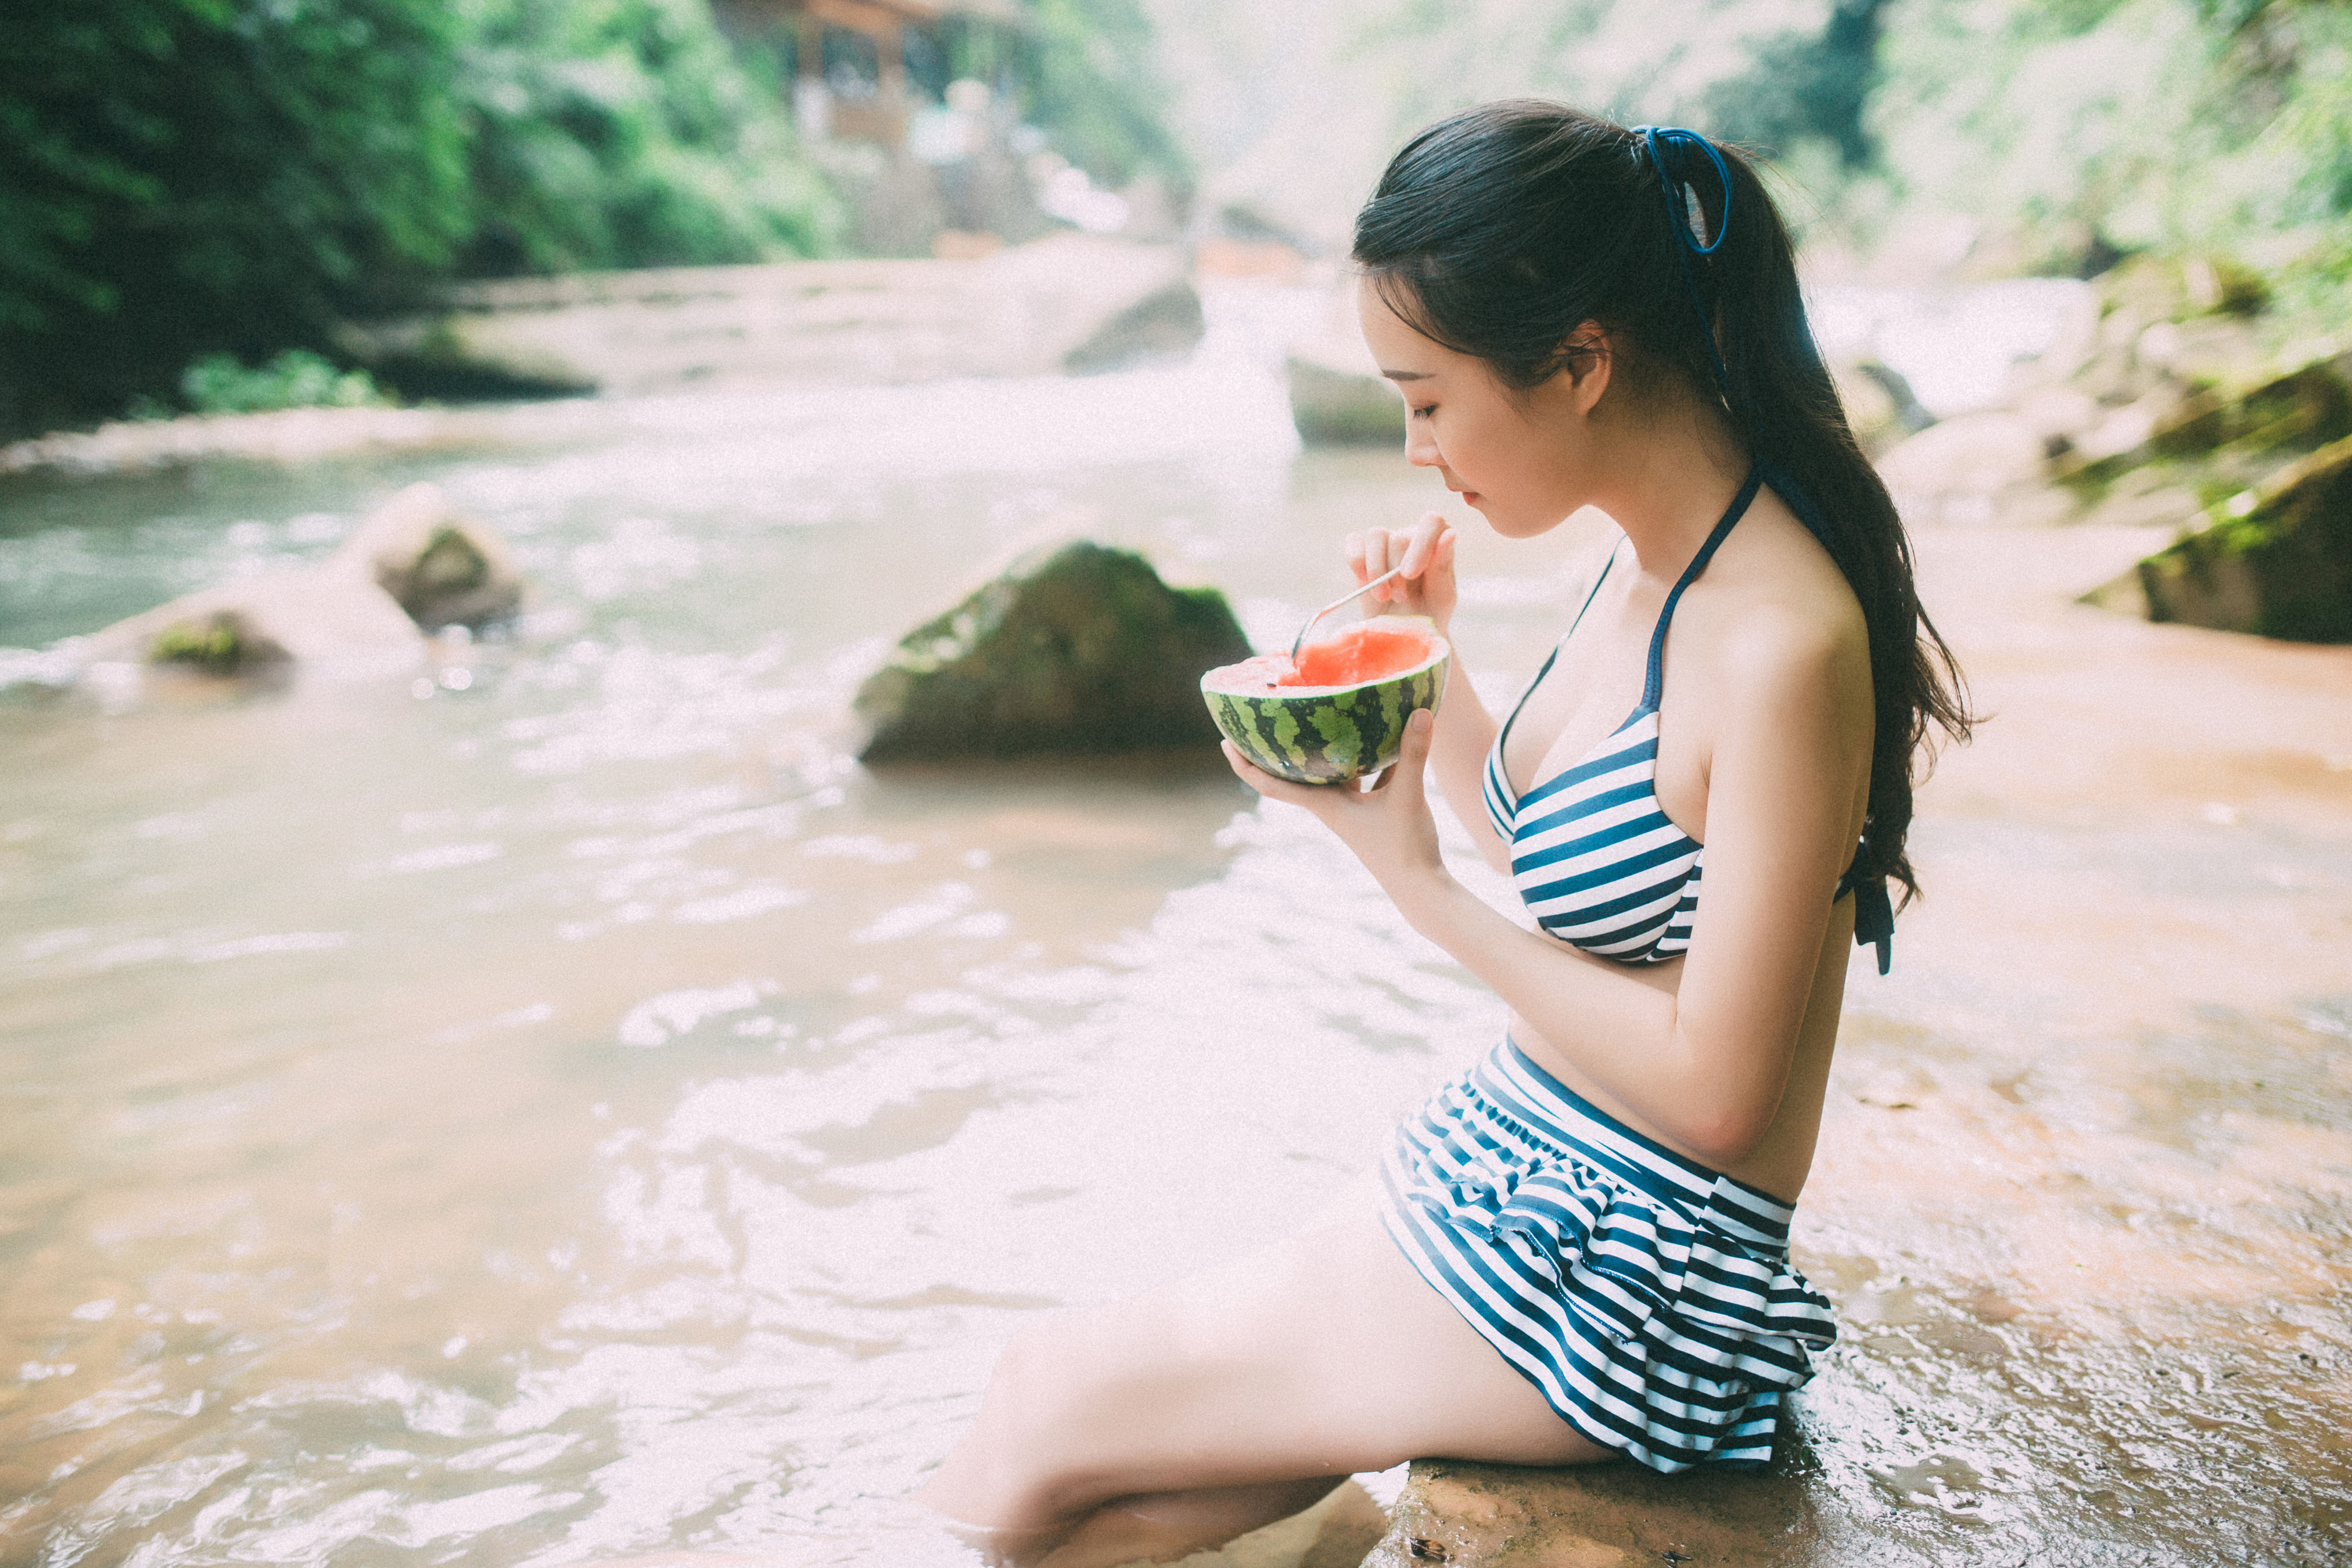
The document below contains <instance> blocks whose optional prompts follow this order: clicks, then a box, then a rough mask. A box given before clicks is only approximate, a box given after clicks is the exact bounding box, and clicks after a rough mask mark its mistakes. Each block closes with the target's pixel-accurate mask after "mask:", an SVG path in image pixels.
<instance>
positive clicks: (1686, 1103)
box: [1240, 617, 1871, 1166]
mask: <svg viewBox="0 0 2352 1568" xmlns="http://www.w3.org/2000/svg"><path fill="white" fill-rule="evenodd" d="M1727 653H1728V655H1729V656H1727V658H1726V659H1725V661H1724V664H1725V680H1726V688H1725V699H1726V703H1725V706H1724V708H1723V712H1724V715H1725V718H1724V721H1723V724H1722V726H1721V728H1720V730H1719V732H1718V734H1717V738H1716V744H1715V747H1714V754H1713V765H1712V768H1711V769H1710V777H1709V783H1708V792H1707V816H1706V845H1707V849H1706V882H1705V893H1704V894H1703V895H1702V898H1701V913H1700V918H1699V921H1698V923H1697V925H1696V929H1695V931H1694V933H1693V936H1692V941H1691V948H1690V953H1689V956H1688V957H1687V958H1685V960H1684V967H1683V974H1682V978H1681V984H1680V986H1679V987H1678V988H1675V990H1673V991H1668V990H1665V989H1661V988H1658V987H1655V986H1654V985H1652V984H1650V983H1648V982H1646V981H1644V980H1643V979H1642V978H1640V977H1637V976H1636V975H1635V974H1634V973H1633V972H1631V971H1629V970H1628V969H1627V968H1626V967H1623V966H1621V965H1618V964H1614V963H1612V962H1611V961H1609V960H1607V959H1604V958H1598V957H1594V956H1591V955H1589V954H1585V953H1580V952H1578V951H1576V950H1575V949H1573V948H1570V947H1567V946H1563V945H1561V944H1559V943H1557V942H1554V941H1552V940H1550V939H1549V938H1547V937H1543V936H1537V935H1535V934H1533V933H1530V932H1528V931H1523V930H1521V929H1520V928H1519V927H1518V926H1517V925H1513V924H1512V923H1511V922H1510V921H1509V920H1508V919H1507V918H1505V917H1504V916H1503V915H1498V914H1496V912H1495V911H1493V910H1491V909H1489V908H1487V907H1486V905H1485V904H1482V903H1481V902H1480V901H1479V900H1478V899H1477V898H1476V897H1475V895H1473V894H1471V893H1470V892H1469V891H1468V890H1467V889H1465V888H1464V887H1463V886H1462V885H1461V883H1458V882H1456V881H1454V878H1453V877H1452V875H1451V874H1449V873H1447V872H1446V870H1445V868H1444V862H1442V861H1441V860H1440V859H1439V857H1438V854H1437V841H1436V832H1435V829H1434V826H1433V823H1431V821H1430V819H1429V812H1428V807H1427V803H1426V800H1425V799H1424V798H1423V794H1422V789H1423V768H1424V766H1425V764H1426V761H1427V759H1428V757H1429V753H1430V726H1429V721H1427V720H1419V719H1417V720H1416V721H1415V723H1414V724H1413V725H1412V727H1410V728H1409V729H1408V730H1407V734H1406V742H1405V750H1404V753H1403V755H1402V756H1401V757H1400V758H1398V763H1397V766H1396V768H1394V769H1393V770H1392V772H1391V777H1390V778H1389V779H1385V780H1383V787H1382V788H1381V789H1377V790H1375V791H1373V792H1372V793H1370V794H1366V795H1355V796H1352V797H1350V796H1349V795H1348V794H1347V793H1346V792H1344V791H1334V790H1315V789H1306V788H1302V787H1297V786H1291V785H1286V784H1284V783H1282V782H1281V781H1280V780H1277V779H1272V778H1270V777H1269V776H1267V775H1265V774H1263V773H1258V772H1256V770H1255V769H1254V768H1247V765H1246V764H1242V765H1240V766H1241V768H1247V770H1246V771H1244V773H1243V777H1244V779H1248V780H1249V782H1251V783H1252V784H1253V785H1255V786H1256V787H1257V788H1258V789H1260V790H1261V791H1262V792H1263V793H1265V794H1267V795H1269V796H1271V797H1273V798H1275V799H1278V800H1289V801H1292V802H1294V803H1296V804H1298V805H1302V806H1305V807H1307V809H1308V810H1313V811H1314V812H1315V813H1316V815H1317V816H1318V817H1320V818H1322V819H1323V821H1325V822H1326V823H1327V824H1328V825H1329V826H1330V827H1331V828H1332V829H1333V831H1336V832H1338V833H1339V836H1340V837H1341V838H1342V839H1343V840H1344V841H1347V843H1348V845H1349V848H1350V849H1352V850H1354V851H1355V852H1356V853H1357V855H1358V857H1359V858H1360V859H1361V860H1362V861H1363V862H1364V864H1365V865H1366V867H1367V868H1369V869H1370V871H1371V873H1372V874H1373V875H1374V876H1375V877H1377V878H1379V880H1380V882H1381V886H1382V887H1383V888H1384V889H1386V890H1387V892H1388V894H1389V895H1390V897H1391V898H1392V899H1393V900H1394V901H1395V903H1396V905H1397V907H1398V909H1399V910H1400V911H1401V912H1402V914H1403V915H1404V916H1405V918H1406V919H1407V920H1408V921H1410V922H1411V923H1412V925H1413V927H1414V929H1416V930H1418V931H1419V932H1421V933H1422V934H1423V936H1427V937H1428V938H1430V940H1432V941H1433V942H1435V943H1436V944H1437V945H1438V946H1441V947H1443V948H1444V949H1445V950H1446V951H1447V952H1448V953H1450V954H1452V955H1453V956H1454V957H1455V958H1456V959H1458V960H1459V961H1460V962H1461V963H1462V964H1463V966H1464V967H1466V968H1468V969H1469V970H1470V971H1471V972H1472V973H1474V974H1475V975H1477V976H1478V977H1479V978H1481V979H1482V980H1485V981H1486V983H1487V984H1488V985H1489V986H1491V987H1493V988H1494V989H1495V991H1496V994H1497V995H1499V996H1500V997H1501V998H1503V999H1504V1000H1505V1001H1506V1002H1507V1003H1508V1004H1509V1005H1510V1006H1511V1008H1512V1009H1513V1010H1515V1011H1517V1013H1519V1014H1520V1015H1521V1016H1522V1017H1524V1018H1525V1019H1527V1020H1528V1022H1529V1023H1530V1024H1532V1025H1533V1026H1534V1027H1535V1029H1536V1030H1538V1032H1540V1033H1541V1034H1542V1035H1543V1037H1544V1038H1545V1040H1549V1042H1550V1043H1551V1044H1552V1045H1553V1046H1555V1047H1556V1048H1557V1049H1559V1051H1562V1052H1563V1053H1565V1054H1566V1055H1567V1056H1569V1057H1570V1059H1571V1060H1572V1061H1575V1062H1576V1063H1577V1065H1578V1066H1579V1067H1580V1068H1581V1069H1582V1070H1583V1071H1585V1072H1586V1073H1587V1074H1588V1075H1589V1076H1590V1077H1591V1079H1592V1080H1593V1081H1594V1082H1596V1083H1598V1084H1600V1085H1601V1087H1602V1088H1603V1089H1605V1090H1606V1091H1608V1092H1609V1093H1611V1094H1612V1095H1613V1096H1615V1097H1616V1098H1617V1099H1618V1101H1619V1102H1620V1103H1622V1104H1624V1105H1626V1106H1627V1107H1629V1108H1631V1109H1632V1110H1633V1111H1634V1112H1636V1113H1638V1114H1640V1115H1641V1116H1642V1117H1643V1119H1644V1120H1646V1121H1647V1122H1649V1124H1651V1125H1652V1126H1654V1127H1656V1128H1657V1129H1658V1130H1659V1131H1661V1132H1663V1133H1664V1134H1666V1135H1667V1136H1668V1137H1669V1138H1670V1139H1672V1140H1673V1141H1674V1142H1675V1143H1676V1144H1678V1145H1681V1146H1683V1147H1684V1148H1685V1149H1688V1150H1689V1151H1690V1152H1691V1153H1693V1154H1695V1155H1698V1156H1699V1157H1700V1158H1702V1159H1704V1160H1706V1161H1707V1162H1708V1163H1709V1164H1712V1165H1717V1166H1729V1165H1734V1164H1737V1163H1738V1160H1739V1159H1740V1158H1741V1157H1742V1156H1744V1155H1746V1154H1747V1153H1748V1151H1749V1150H1750V1149H1751V1148H1753V1147H1754V1146H1755V1145H1756V1143H1757V1141H1758V1140H1759V1138H1761V1137H1762V1136H1763V1134H1765V1133H1766V1132H1767V1131H1768V1130H1769V1128H1770V1126H1771V1124H1772V1121H1773V1118H1774V1116H1775V1114H1776V1113H1778V1111H1779V1109H1780V1096H1781V1093H1782V1092H1783V1090H1784V1088H1785V1087H1786V1084H1787V1082H1788V1075H1789V1070H1790V1063H1791V1061H1793V1059H1794V1055H1795V1051H1796V1044H1797V1034H1798V1030H1799V1027H1800V1026H1801V1023H1802V1022H1803V1019H1804V1013H1805V1008H1806V1005H1807V1002H1808V1000H1809V998H1810V995H1811V981H1812V977H1813V975H1814V973H1815V970H1816V969H1817V967H1818V966H1819V962H1820V956H1821V946H1822V939H1823V936H1824V934H1825V928H1826V925H1827V923H1828V920H1829V917H1830V907H1831V893H1832V889H1833V888H1834V887H1835V885H1836V883H1837V879H1838V873H1840V871H1841V870H1843V867H1844V864H1845V861H1846V859H1847V857H1848V856H1849V855H1850V854H1851V852H1852V835H1853V811H1854V807H1855V801H1856V799H1857V793H1858V789H1859V788H1860V773H1861V770H1862V769H1864V768H1867V767H1868V759H1869V751H1870V737H1869V724H1870V713H1871V707H1870V693H1869V687H1868V665H1867V664H1866V662H1864V663H1861V664H1860V668H1859V672H1858V675H1859V689H1858V690H1857V689H1856V685H1857V671H1856V669H1855V665H1856V663H1857V661H1856V660H1855V659H1854V658H1853V656H1852V654H1851V651H1849V650H1845V649H1843V648H1841V647H1840V646H1839V640H1838V634H1837V633H1836V632H1833V631H1832V630H1830V629H1827V628H1814V627H1808V626H1804V625H1802V624H1800V623H1798V622H1796V621H1795V618H1794V617H1786V618H1776V619H1775V620H1774V621H1773V622H1770V623H1769V624H1765V625H1760V626H1755V627H1751V628H1749V629H1748V632H1747V634H1745V635H1743V637H1742V638H1741V639H1740V645H1739V646H1738V647H1737V648H1734V649H1731V650H1727ZM1857 727H1858V733H1857ZM1253 775H1254V776H1253Z"/></svg>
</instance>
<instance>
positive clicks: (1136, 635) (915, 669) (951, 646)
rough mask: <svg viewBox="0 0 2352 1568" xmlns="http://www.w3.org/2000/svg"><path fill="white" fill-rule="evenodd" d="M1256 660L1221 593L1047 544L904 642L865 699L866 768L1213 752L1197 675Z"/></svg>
mask: <svg viewBox="0 0 2352 1568" xmlns="http://www.w3.org/2000/svg"><path fill="white" fill-rule="evenodd" d="M1249 653H1250V647H1249V640H1248V639H1247V638H1245V637H1244V636H1243V635H1242V630H1241V627H1240V626H1239V625H1238V624H1237V623H1236V622H1234V616H1233V612H1232V610H1231V609H1229V608H1228V607H1227V606H1226V603H1225V598H1224V595H1223V594H1222V593H1220V592H1218V591H1216V590H1215V589H1213V588H1171V587H1170V586H1169V585H1168V584H1167V583H1165V582H1163V581H1161V580H1160V574H1159V573H1158V572H1156V571H1154V570H1152V568H1151V564H1150V562H1149V561H1147V560H1145V559H1143V558H1142V557H1141V556H1139V555H1137V554H1135V553H1134V552H1133V551H1130V550H1123V549H1110V548H1108V547H1107V546H1104V545H1099V544H1096V543H1094V542H1092V541H1090V540H1085V539H1079V540H1076V541H1072V542H1068V543H1065V544H1062V545H1059V546H1058V547H1055V546H1045V547H1042V548H1040V549H1034V550H1031V551H1029V552H1027V553H1025V554H1024V555H1022V556H1019V557H1017V558H1016V559H1014V560H1013V564H1012V565H1011V566H1010V567H1009V568H1008V569H1007V570H1004V571H1003V573H1002V574H1000V575H998V576H996V577H994V578H992V579H991V580H989V581H987V582H986V583H983V584H982V586H981V587H980V588H979V589H978V590H976V591H973V592H972V593H971V595H970V596H969V597H968V598H966V599H965V600H964V601H963V602H961V604H958V605H957V606H956V607H955V608H954V609H952V610H950V611H948V612H946V613H945V614H943V615H940V616H937V617H935V618H934V619H932V620H929V621H927V622H924V623H923V624H921V625H919V626H918V627H916V628H915V629H914V630H913V631H912V632H908V633H907V635H906V637H905V638H904V639H903V640H902V641H901V642H900V643H899V644H898V649H897V651H896V652H895V653H892V655H891V657H890V659H889V662H888V663H887V664H884V665H883V666H882V668H881V669H879V670H877V671H876V672H875V674H873V675H872V676H870V677H869V678H868V679H867V680H866V684H865V685H863V686H861V687H860V688H859V689H858V693H857V697H856V710H857V714H858V716H859V717H860V718H861V719H863V720H864V721H865V722H866V725H867V726H868V727H869V733H868V737H867V739H866V745H865V747H864V748H863V749H862V750H861V752H860V753H859V758H860V760H862V761H866V762H869V763H892V762H921V761H930V760H935V759H940V760H943V759H948V758H971V757H987V758H1012V757H1024V756H1036V755H1059V756H1074V755H1085V754H1100V753H1108V752H1118V751H1134V750H1141V749H1145V748H1149V747H1176V746H1204V747H1205V746H1213V745H1214V744H1215V743H1216V739H1217V729H1216V726H1215V725H1214V724H1213V722H1212V721H1211V720H1210V717H1209V712H1208V708H1207V706H1205V705H1204V704H1203V703H1202V701H1201V676H1202V674H1203V673H1204V672H1205V671H1208V670H1210V669H1212V668H1213V667H1215V666H1217V665H1219V664H1232V663H1234V661H1235V660H1237V659H1245V658H1247V657H1248V656H1249Z"/></svg>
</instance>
